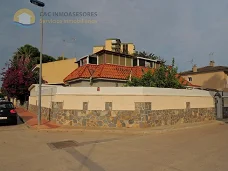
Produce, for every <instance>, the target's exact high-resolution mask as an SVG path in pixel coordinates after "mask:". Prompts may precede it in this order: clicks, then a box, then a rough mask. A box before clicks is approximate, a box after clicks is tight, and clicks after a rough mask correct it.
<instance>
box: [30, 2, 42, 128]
mask: <svg viewBox="0 0 228 171" xmlns="http://www.w3.org/2000/svg"><path fill="white" fill-rule="evenodd" d="M30 2H31V3H32V4H34V5H36V6H38V7H41V14H42V15H41V35H40V69H39V96H38V116H37V118H38V125H41V90H42V88H41V86H42V59H43V56H42V55H43V13H44V8H43V7H44V6H45V4H44V3H43V2H41V1H38V0H30Z"/></svg>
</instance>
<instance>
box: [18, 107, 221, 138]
mask: <svg viewBox="0 0 228 171" xmlns="http://www.w3.org/2000/svg"><path fill="white" fill-rule="evenodd" d="M16 110H17V112H18V115H19V116H20V117H21V118H22V120H23V122H24V123H25V124H26V125H27V126H28V127H29V128H33V129H39V130H44V131H59V132H65V131H67V132H68V131H80V132H86V131H88V132H109V133H132V134H149V133H163V132H170V131H176V130H183V129H191V128H198V127H203V126H208V125H215V124H217V125H219V124H224V121H217V120H213V121H205V122H197V123H186V124H180V125H171V126H160V127H154V128H92V127H74V126H64V125H57V124H55V123H53V122H50V121H47V120H45V119H42V124H41V125H40V126H38V125H37V115H36V114H34V113H31V112H29V111H27V110H25V109H22V108H17V109H16Z"/></svg>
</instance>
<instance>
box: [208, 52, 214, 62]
mask: <svg viewBox="0 0 228 171" xmlns="http://www.w3.org/2000/svg"><path fill="white" fill-rule="evenodd" d="M213 55H214V52H211V53H209V59H210V61H212V58H213Z"/></svg>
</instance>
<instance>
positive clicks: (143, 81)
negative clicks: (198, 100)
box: [125, 58, 184, 89]
mask: <svg viewBox="0 0 228 171" xmlns="http://www.w3.org/2000/svg"><path fill="white" fill-rule="evenodd" d="M125 86H133V87H137V86H140V87H160V88H177V89H180V88H184V86H183V84H182V82H181V81H180V79H179V77H178V75H177V67H175V60H174V58H173V61H172V66H166V65H161V67H160V68H158V69H156V70H155V71H154V72H152V71H151V70H149V71H148V72H146V73H144V74H143V76H142V77H141V78H136V77H133V78H132V79H130V80H129V81H127V83H126V85H125Z"/></svg>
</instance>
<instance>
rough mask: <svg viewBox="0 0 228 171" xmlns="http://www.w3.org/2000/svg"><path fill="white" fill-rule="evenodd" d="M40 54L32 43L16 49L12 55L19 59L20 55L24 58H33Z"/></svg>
mask: <svg viewBox="0 0 228 171" xmlns="http://www.w3.org/2000/svg"><path fill="white" fill-rule="evenodd" d="M39 55H40V52H39V50H38V49H37V48H36V47H33V46H32V45H29V44H26V45H24V46H22V47H20V48H18V49H17V51H16V52H15V53H14V55H13V59H20V58H21V57H25V58H31V59H33V58H35V57H38V56H39Z"/></svg>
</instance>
